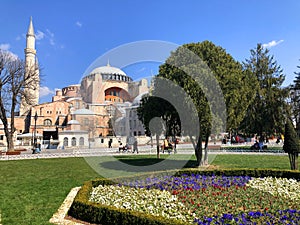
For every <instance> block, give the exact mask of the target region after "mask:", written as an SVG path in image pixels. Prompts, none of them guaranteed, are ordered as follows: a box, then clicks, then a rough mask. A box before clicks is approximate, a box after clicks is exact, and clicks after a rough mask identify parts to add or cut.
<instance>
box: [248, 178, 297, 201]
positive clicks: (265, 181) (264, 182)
mask: <svg viewBox="0 0 300 225" xmlns="http://www.w3.org/2000/svg"><path fill="white" fill-rule="evenodd" d="M246 185H247V186H249V187H252V188H256V189H258V190H261V191H264V192H269V193H270V194H272V195H274V196H278V197H281V198H287V199H291V200H294V201H299V202H300V182H297V180H295V179H287V178H276V177H264V178H253V179H251V180H249V182H248V183H247V184H246Z"/></svg>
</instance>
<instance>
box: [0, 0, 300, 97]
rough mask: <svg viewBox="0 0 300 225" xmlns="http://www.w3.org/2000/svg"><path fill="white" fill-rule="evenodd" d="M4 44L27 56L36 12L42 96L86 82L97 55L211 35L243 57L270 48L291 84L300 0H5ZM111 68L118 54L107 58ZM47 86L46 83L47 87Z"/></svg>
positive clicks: (143, 68)
mask: <svg viewBox="0 0 300 225" xmlns="http://www.w3.org/2000/svg"><path fill="white" fill-rule="evenodd" d="M0 6H1V14H0V27H1V30H0V48H2V49H7V50H9V51H11V52H12V53H14V54H16V55H18V56H19V57H20V58H24V48H25V34H26V32H27V28H28V23H29V18H30V16H32V18H33V25H34V29H35V33H36V35H37V39H38V40H37V44H36V48H37V55H38V59H39V63H40V64H41V66H42V68H43V70H42V74H43V78H42V79H43V80H42V86H43V87H44V89H43V94H47V93H48V94H49V95H48V96H47V95H46V96H44V97H42V98H41V102H43V101H50V99H51V95H52V94H51V92H53V91H54V89H55V88H62V87H65V86H68V85H70V84H77V83H79V82H80V79H81V78H82V76H83V74H84V73H85V71H86V69H87V68H88V67H89V66H90V65H91V63H93V62H94V60H96V59H97V58H98V57H99V56H101V55H103V54H105V53H106V52H107V51H110V50H111V49H114V48H116V47H118V46H120V45H124V44H127V43H131V42H136V41H143V40H159V41H166V42H171V43H175V44H178V45H181V44H185V43H190V42H201V41H204V40H210V41H212V42H213V43H215V44H216V45H219V46H221V47H223V48H224V49H226V51H227V52H228V53H229V54H231V55H232V56H233V57H234V58H235V59H236V60H238V61H244V60H245V59H246V58H249V56H250V49H252V48H255V46H256V44H257V43H262V44H266V45H268V46H269V49H270V51H271V54H273V55H274V57H275V59H276V60H277V62H278V64H279V65H281V67H282V69H283V70H284V73H285V75H286V81H285V83H284V85H288V84H290V83H291V82H292V81H293V79H294V77H295V75H294V72H295V71H299V70H297V66H298V65H300V61H299V59H300V13H299V11H300V1H298V0H290V1H289V0H288V1H278V0H273V1H271V0H251V1H250V0H235V1H234V0H226V1H224V0H223V1H221V0H212V1H200V0H198V1H196V0H195V1H183V0H181V1H177V0H172V1H171V0H170V1H169V0H164V1H162V0H152V1H145V0H140V1H137V0H135V1H134V0H128V1H124V0H123V1H121V0H95V1H93V0H86V1H79V0H73V1H67V0H65V1H62V0H60V1H59V0H51V1H49V0H48V1H47V0H45V1H36V0H27V1H21V0H19V1H17V0H1V3H0ZM109 60H110V64H111V65H112V66H116V65H115V64H114V59H113V58H112V59H109ZM158 65H159V63H157V62H153V63H151V62H149V63H140V64H136V65H132V66H128V67H126V68H123V70H124V71H125V72H126V73H127V74H128V75H129V76H131V77H132V78H133V79H138V78H141V77H148V76H151V75H153V74H155V73H157V71H158ZM45 87H47V88H48V89H47V88H45Z"/></svg>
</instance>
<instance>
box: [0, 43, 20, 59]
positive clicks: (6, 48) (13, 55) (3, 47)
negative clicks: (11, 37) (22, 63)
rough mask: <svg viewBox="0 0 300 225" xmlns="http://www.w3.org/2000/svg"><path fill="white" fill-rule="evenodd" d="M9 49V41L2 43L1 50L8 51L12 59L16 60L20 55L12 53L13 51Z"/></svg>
mask: <svg viewBox="0 0 300 225" xmlns="http://www.w3.org/2000/svg"><path fill="white" fill-rule="evenodd" d="M9 49H10V44H7V43H5V44H0V50H2V51H6V52H7V53H8V54H9V55H10V57H11V60H16V59H17V58H18V56H17V55H16V54H14V53H12V52H11V51H9Z"/></svg>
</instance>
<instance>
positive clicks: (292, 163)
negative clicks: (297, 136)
mask: <svg viewBox="0 0 300 225" xmlns="http://www.w3.org/2000/svg"><path fill="white" fill-rule="evenodd" d="M289 160H290V166H291V170H295V167H296V162H295V155H294V154H293V153H292V152H291V153H289Z"/></svg>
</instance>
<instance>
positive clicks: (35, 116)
mask: <svg viewBox="0 0 300 225" xmlns="http://www.w3.org/2000/svg"><path fill="white" fill-rule="evenodd" d="M37 119H38V115H37V112H35V115H34V139H33V147H34V148H36V121H37Z"/></svg>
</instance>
